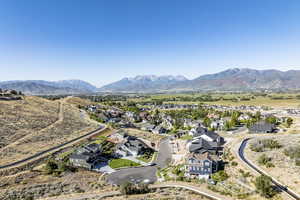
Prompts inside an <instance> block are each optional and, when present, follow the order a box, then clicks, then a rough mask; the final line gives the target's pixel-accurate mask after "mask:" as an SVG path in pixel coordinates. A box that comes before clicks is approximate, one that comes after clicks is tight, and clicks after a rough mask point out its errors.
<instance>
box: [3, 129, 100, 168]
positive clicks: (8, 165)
mask: <svg viewBox="0 0 300 200" xmlns="http://www.w3.org/2000/svg"><path fill="white" fill-rule="evenodd" d="M105 129H106V126H100V127H99V128H97V129H96V130H94V131H91V132H89V133H87V134H84V135H82V136H79V137H77V138H74V139H72V140H69V141H67V142H65V143H63V144H60V145H57V146H55V147H52V148H50V149H47V150H44V151H41V152H39V153H36V154H34V155H32V156H29V157H27V158H24V159H22V160H19V161H16V162H13V163H9V164H6V165H2V166H0V169H5V168H9V167H15V166H17V165H20V164H23V163H25V162H28V161H31V160H34V159H36V158H38V157H40V156H43V155H45V154H47V153H49V152H51V151H55V150H58V149H60V148H62V147H64V146H66V145H69V144H71V143H74V142H78V141H80V140H83V139H86V138H88V137H90V136H92V135H94V134H98V133H99V132H101V131H103V130H105Z"/></svg>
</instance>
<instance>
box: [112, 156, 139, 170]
mask: <svg viewBox="0 0 300 200" xmlns="http://www.w3.org/2000/svg"><path fill="white" fill-rule="evenodd" d="M109 166H110V167H111V168H113V169H117V168H121V167H136V166H140V164H139V163H136V162H133V161H131V160H127V159H121V158H120V159H112V160H111V161H110V162H109Z"/></svg>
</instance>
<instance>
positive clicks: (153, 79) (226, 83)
mask: <svg viewBox="0 0 300 200" xmlns="http://www.w3.org/2000/svg"><path fill="white" fill-rule="evenodd" d="M0 88H3V89H15V90H18V91H22V92H23V93H25V94H31V95H43V94H88V93H97V92H108V93H151V92H185V91H217V92H218V91H257V90H300V70H289V71H279V70H274V69H270V70H255V69H249V68H231V69H228V70H225V71H222V72H219V73H215V74H207V75H202V76H199V77H198V78H195V79H192V80H189V79H187V78H185V77H184V76H180V75H179V76H171V75H166V76H156V75H145V76H135V77H131V78H123V79H121V80H119V81H116V82H113V83H110V84H108V85H105V86H103V87H101V88H97V87H95V86H93V85H92V84H90V83H88V82H85V81H81V80H62V81H43V80H28V81H3V82H0Z"/></svg>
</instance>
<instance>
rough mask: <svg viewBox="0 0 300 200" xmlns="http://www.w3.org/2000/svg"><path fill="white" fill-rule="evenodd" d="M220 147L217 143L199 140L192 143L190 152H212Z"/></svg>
mask: <svg viewBox="0 0 300 200" xmlns="http://www.w3.org/2000/svg"><path fill="white" fill-rule="evenodd" d="M218 147H219V145H218V144H217V143H216V142H209V141H206V140H205V139H203V138H199V139H196V140H193V141H191V144H190V146H189V151H190V152H195V151H197V150H200V149H205V150H210V149H216V148H218Z"/></svg>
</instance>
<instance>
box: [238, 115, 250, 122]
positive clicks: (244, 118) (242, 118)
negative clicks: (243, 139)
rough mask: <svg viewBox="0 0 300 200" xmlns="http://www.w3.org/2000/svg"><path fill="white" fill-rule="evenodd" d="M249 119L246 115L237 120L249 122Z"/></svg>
mask: <svg viewBox="0 0 300 200" xmlns="http://www.w3.org/2000/svg"><path fill="white" fill-rule="evenodd" d="M249 119H250V116H249V115H247V114H242V115H240V116H239V118H238V120H239V121H246V120H249Z"/></svg>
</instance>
